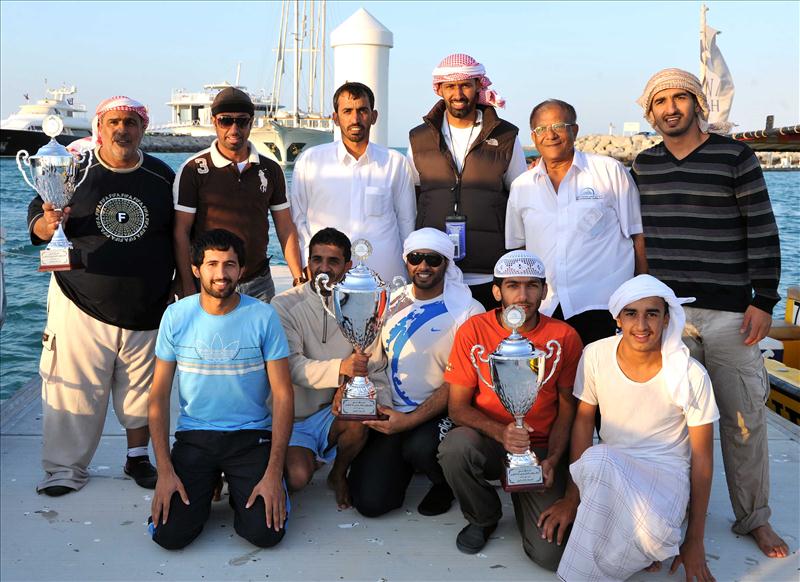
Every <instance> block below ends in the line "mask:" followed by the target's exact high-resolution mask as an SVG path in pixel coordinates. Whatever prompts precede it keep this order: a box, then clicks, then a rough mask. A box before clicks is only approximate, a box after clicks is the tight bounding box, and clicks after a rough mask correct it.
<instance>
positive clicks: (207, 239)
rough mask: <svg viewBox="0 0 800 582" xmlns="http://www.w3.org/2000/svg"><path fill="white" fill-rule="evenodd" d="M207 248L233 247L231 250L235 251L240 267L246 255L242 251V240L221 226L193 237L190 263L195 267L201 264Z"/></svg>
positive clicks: (221, 248)
mask: <svg viewBox="0 0 800 582" xmlns="http://www.w3.org/2000/svg"><path fill="white" fill-rule="evenodd" d="M208 249H212V250H215V251H227V250H228V249H233V252H234V253H236V258H237V259H238V260H239V266H240V267H243V266H244V263H245V261H246V260H247V256H246V255H245V253H244V241H242V239H240V238H239V237H238V236H236V235H235V234H233V233H232V232H231V231H229V230H224V229H222V228H215V229H214V230H208V231H206V232H204V233H203V234H201V235H200V236H198V237H197V238H196V239H194V242H193V243H192V264H193V265H194V266H195V267H200V265H202V264H203V258H204V257H205V254H206V251H207V250H208Z"/></svg>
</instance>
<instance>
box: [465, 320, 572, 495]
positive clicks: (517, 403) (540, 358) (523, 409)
mask: <svg viewBox="0 0 800 582" xmlns="http://www.w3.org/2000/svg"><path fill="white" fill-rule="evenodd" d="M503 321H504V322H505V324H506V325H507V326H508V327H510V328H511V335H509V336H508V337H507V338H506V339H504V340H503V341H501V342H500V345H499V346H497V349H496V350H495V351H494V352H493V353H491V354H490V355H489V356H488V357H486V358H484V357H483V355H484V353H486V348H485V347H483V346H482V345H480V344H477V345H474V346H472V350H471V351H470V354H469V355H470V359H471V360H472V365H473V366H474V367H475V369H476V370H477V371H478V377H479V378H480V379H481V381H483V383H484V384H486V385H487V386H488V387H489V388H491V389H492V390H494V392H495V393H496V394H497V396H498V398H500V402H502V403H503V406H504V407H505V409H506V410H507V411H508V412H509V414H511V416H513V417H514V422H515V423H516V425H517V427H518V428H524V426H523V419H524V418H525V415H526V414H528V411H529V410H530V409H531V407H532V406H533V403H534V402H535V401H536V397H537V396H538V395H539V390H540V389H541V388H542V386H544V384H545V383H546V382H547V381H548V380H549V379H550V378H551V377H552V376H553V373H554V372H555V371H556V366H557V365H558V362H559V360H560V359H561V345H560V344H559V343H558V342H557V341H556V340H550V341H548V342H547V344H546V347H547V349H548V351H547V353H545V352H543V351H542V350H538V349H536V348H535V347H534V346H533V344H532V343H531V342H530V341H528V340H527V339H526V338H525V337H523V336H522V335H520V333H519V332H517V328H518V327H520V326H521V325H522V324H523V323H525V310H524V309H523V308H522V307H520V306H517V305H512V306H510V307H507V308H506V309H505V310H504V311H503ZM556 347H557V348H558V351H557V352H556V358H555V360H554V361H553V365H552V367H551V368H550V373H549V374H548V375H547V377H545V376H544V370H545V362H546V361H547V358H549V357H552V356H553V353H554V350H555V348H556ZM478 360H480V361H481V362H484V363H486V364H489V372H490V374H491V379H492V381H491V383H490V382H487V381H486V379H485V378H484V377H483V374H482V373H481V369H480V366H479V365H478ZM501 481H502V483H503V489H505V490H506V491H531V490H536V489H542V488H544V477H543V475H542V467H541V466H540V465H539V460H538V459H537V458H536V454H535V453H534V452H533V451H531V450H530V448H528V450H527V451H525V452H524V453H521V454H513V453H508V455H507V459H506V468H505V472H504V473H503V474H502V475H501Z"/></svg>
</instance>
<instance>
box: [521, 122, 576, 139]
mask: <svg viewBox="0 0 800 582" xmlns="http://www.w3.org/2000/svg"><path fill="white" fill-rule="evenodd" d="M571 125H577V124H575V123H564V122H561V121H559V122H558V123H554V124H552V125H539V126H537V127H534V128H533V129H532V130H531V131H532V132H533V133H535V134H536V135H538V136H539V137H541V136H542V135H544V133H545V132H547V130H548V129H552V130H553V131H554V132H556V133H563V132H564V131H566V129H567V128H568V127H569V126H571Z"/></svg>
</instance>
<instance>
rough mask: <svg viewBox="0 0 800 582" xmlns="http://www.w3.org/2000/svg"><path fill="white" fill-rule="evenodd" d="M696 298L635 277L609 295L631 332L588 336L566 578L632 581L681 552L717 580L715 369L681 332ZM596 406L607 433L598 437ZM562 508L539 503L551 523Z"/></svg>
mask: <svg viewBox="0 0 800 582" xmlns="http://www.w3.org/2000/svg"><path fill="white" fill-rule="evenodd" d="M688 301H691V298H690V299H678V298H677V297H676V296H675V293H673V292H672V290H671V289H670V288H669V287H667V286H666V285H664V284H663V283H662V282H661V281H659V280H658V279H656V278H655V277H651V276H650V275H640V276H638V277H635V278H633V279H631V280H629V281H627V282H625V283H624V284H622V285H621V286H620V287H619V289H617V290H616V291H614V293H613V294H612V295H611V298H610V301H609V311H610V313H611V314H612V316H614V317H616V320H617V322H618V324H619V327H620V328H621V329H622V335H618V336H614V337H609V338H604V339H602V340H599V341H597V342H595V343H593V344H590V345H588V346H586V350H585V351H584V353H583V356H582V358H581V362H580V364H579V365H578V374H577V376H576V378H575V396H576V397H577V398H578V399H579V400H580V402H579V403H578V412H577V415H576V417H575V424H574V425H573V427H572V443H571V454H570V458H571V460H572V463H573V464H572V465H571V466H570V472H571V473H572V478H573V479H574V483H575V484H577V487H576V486H575V485H574V484H572V483H570V485H569V486H568V488H567V489H568V491H567V494H566V496H565V499H567V500H569V503H568V504H565V505H566V506H568V507H570V510H569V511H567V513H568V514H569V517H568V521H571V520H572V518H573V517H574V516H575V507H576V506H577V518H576V519H575V525H574V526H573V528H572V533H571V534H570V537H569V542H568V543H567V546H566V549H565V550H564V556H563V558H562V559H561V563H560V564H559V567H558V574H559V577H560V578H561V579H562V580H566V581H567V582H572V581H575V582H579V581H583V580H627V579H628V578H629V577H630V576H632V575H633V574H635V573H636V572H638V571H640V570H642V569H644V568H648V569H650V570H656V569H659V568H660V567H661V560H665V559H667V558H669V557H672V556H676V558H675V559H674V560H673V562H672V566H671V568H670V571H671V572H674V571H675V570H676V569H677V568H678V565H679V564H680V563H683V567H684V569H685V571H686V580H695V578H696V579H697V580H698V581H701V582H711V581H713V580H714V578H713V576H712V575H711V572H710V571H709V569H708V565H707V563H706V554H705V548H704V543H703V536H704V534H705V521H706V510H707V509H708V498H709V496H710V494H711V477H712V473H713V464H714V451H713V445H714V421H715V420H717V419H718V418H719V412H718V411H717V405H716V404H715V402H714V393H713V391H712V389H711V380H710V379H709V377H708V374H707V373H706V371H705V369H703V367H702V366H701V365H700V364H698V363H697V361H696V360H694V359H693V358H691V357H689V349H688V348H687V347H686V346H685V345H684V343H683V341H681V333H682V331H683V326H684V320H685V316H684V311H683V308H682V307H681V304H682V303H686V302H688ZM597 408H599V409H601V410H602V414H603V426H602V428H601V429H600V438H601V440H602V444H598V445H595V446H592V435H593V433H594V418H595V411H596V409H597ZM690 499H691V503H689V500H690ZM578 503H580V504H579V505H578ZM687 505H688V514H689V524H688V527H687V529H686V537H685V539H684V541H683V543H681V524H682V523H683V520H684V517H685V516H686V513H687ZM558 513H559V512H558V510H557V509H556V508H551V509H547V510H545V511H544V513H543V514H542V519H541V521H542V524H543V530H544V531H545V533H548V532H549V529H550V528H551V527H552V523H551V522H554V521H557V520H558V519H559V517H558ZM598 532H603V535H598Z"/></svg>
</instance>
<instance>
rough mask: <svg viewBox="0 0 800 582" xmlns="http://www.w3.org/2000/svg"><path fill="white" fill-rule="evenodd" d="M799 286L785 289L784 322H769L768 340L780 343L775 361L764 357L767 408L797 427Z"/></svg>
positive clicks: (799, 419) (799, 411) (799, 394)
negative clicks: (767, 381) (786, 294)
mask: <svg viewBox="0 0 800 582" xmlns="http://www.w3.org/2000/svg"><path fill="white" fill-rule="evenodd" d="M799 323H800V287H789V292H788V296H787V301H786V314H785V316H784V319H776V320H774V321H773V324H772V329H771V330H770V332H769V337H770V338H772V339H773V340H777V341H779V342H781V344H782V350H781V352H782V353H779V354H778V358H767V359H766V360H765V364H766V367H767V373H768V374H769V383H770V393H769V396H768V397H767V406H768V407H769V408H771V409H772V410H774V411H775V412H776V413H777V414H779V415H780V416H782V417H783V418H785V419H787V420H789V421H790V422H792V423H794V424H796V425H800V369H799V368H800V324H799Z"/></svg>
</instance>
